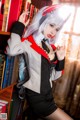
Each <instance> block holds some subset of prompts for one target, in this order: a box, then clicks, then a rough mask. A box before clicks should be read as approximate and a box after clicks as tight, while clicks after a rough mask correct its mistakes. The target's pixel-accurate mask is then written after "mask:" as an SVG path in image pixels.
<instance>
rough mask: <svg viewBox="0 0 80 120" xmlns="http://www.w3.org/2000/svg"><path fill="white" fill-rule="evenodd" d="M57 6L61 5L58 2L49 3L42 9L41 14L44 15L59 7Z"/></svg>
mask: <svg viewBox="0 0 80 120" xmlns="http://www.w3.org/2000/svg"><path fill="white" fill-rule="evenodd" d="M59 7H61V5H60V4H55V5H51V6H49V7H47V8H46V9H45V10H44V12H43V14H42V15H43V16H45V15H46V14H47V13H50V12H51V11H53V10H55V9H57V8H59Z"/></svg>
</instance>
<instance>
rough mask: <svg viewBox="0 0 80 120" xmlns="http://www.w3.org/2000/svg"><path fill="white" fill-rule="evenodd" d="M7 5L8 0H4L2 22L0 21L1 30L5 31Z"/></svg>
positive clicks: (8, 3) (8, 4)
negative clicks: (0, 24)
mask: <svg viewBox="0 0 80 120" xmlns="http://www.w3.org/2000/svg"><path fill="white" fill-rule="evenodd" d="M9 6H10V0H5V4H4V15H3V23H2V31H5V32H6V22H7V16H8V12H9Z"/></svg>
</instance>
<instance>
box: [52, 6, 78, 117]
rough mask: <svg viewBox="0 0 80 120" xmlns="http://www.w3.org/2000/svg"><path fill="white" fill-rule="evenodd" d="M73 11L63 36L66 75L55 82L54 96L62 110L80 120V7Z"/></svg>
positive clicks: (74, 8)
mask: <svg viewBox="0 0 80 120" xmlns="http://www.w3.org/2000/svg"><path fill="white" fill-rule="evenodd" d="M72 11H73V14H72V18H71V19H70V20H69V21H68V23H67V27H66V32H64V33H63V36H62V39H63V40H64V41H65V45H66V57H65V68H64V74H63V75H62V77H61V78H59V79H58V80H57V81H56V82H53V94H54V99H55V102H56V103H57V105H58V106H59V107H60V108H62V109H64V110H65V111H67V112H68V113H69V114H70V115H71V116H72V117H74V118H80V24H79V20H80V14H79V13H80V7H79V6H78V7H77V8H76V7H73V10H72ZM74 18H75V20H74Z"/></svg>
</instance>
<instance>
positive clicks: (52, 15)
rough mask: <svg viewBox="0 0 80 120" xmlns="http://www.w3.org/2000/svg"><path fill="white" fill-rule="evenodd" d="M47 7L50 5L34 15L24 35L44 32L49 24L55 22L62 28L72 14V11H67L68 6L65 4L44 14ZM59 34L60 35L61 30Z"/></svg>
mask: <svg viewBox="0 0 80 120" xmlns="http://www.w3.org/2000/svg"><path fill="white" fill-rule="evenodd" d="M47 7H48V6H45V7H43V8H41V9H40V10H39V11H38V13H37V14H36V15H35V16H34V18H33V20H32V22H31V24H30V25H29V26H28V28H27V30H26V32H25V34H24V36H23V37H28V36H29V35H31V34H34V33H35V32H36V31H38V32H39V33H40V32H42V31H43V30H44V28H45V27H46V25H47V24H55V25H57V26H58V27H60V29H61V28H62V26H63V25H64V23H65V22H66V21H67V19H68V17H69V16H70V12H66V11H65V10H66V6H65V5H63V6H61V7H59V8H57V9H55V10H53V11H51V12H49V13H47V14H46V15H45V16H43V15H42V14H43V12H44V10H45V9H46V8H47ZM60 11H64V12H65V14H64V15H63V14H62V13H60ZM57 35H59V32H58V34H57Z"/></svg>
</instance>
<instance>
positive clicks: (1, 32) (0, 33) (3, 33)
mask: <svg viewBox="0 0 80 120" xmlns="http://www.w3.org/2000/svg"><path fill="white" fill-rule="evenodd" d="M0 35H10V32H3V31H0Z"/></svg>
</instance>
